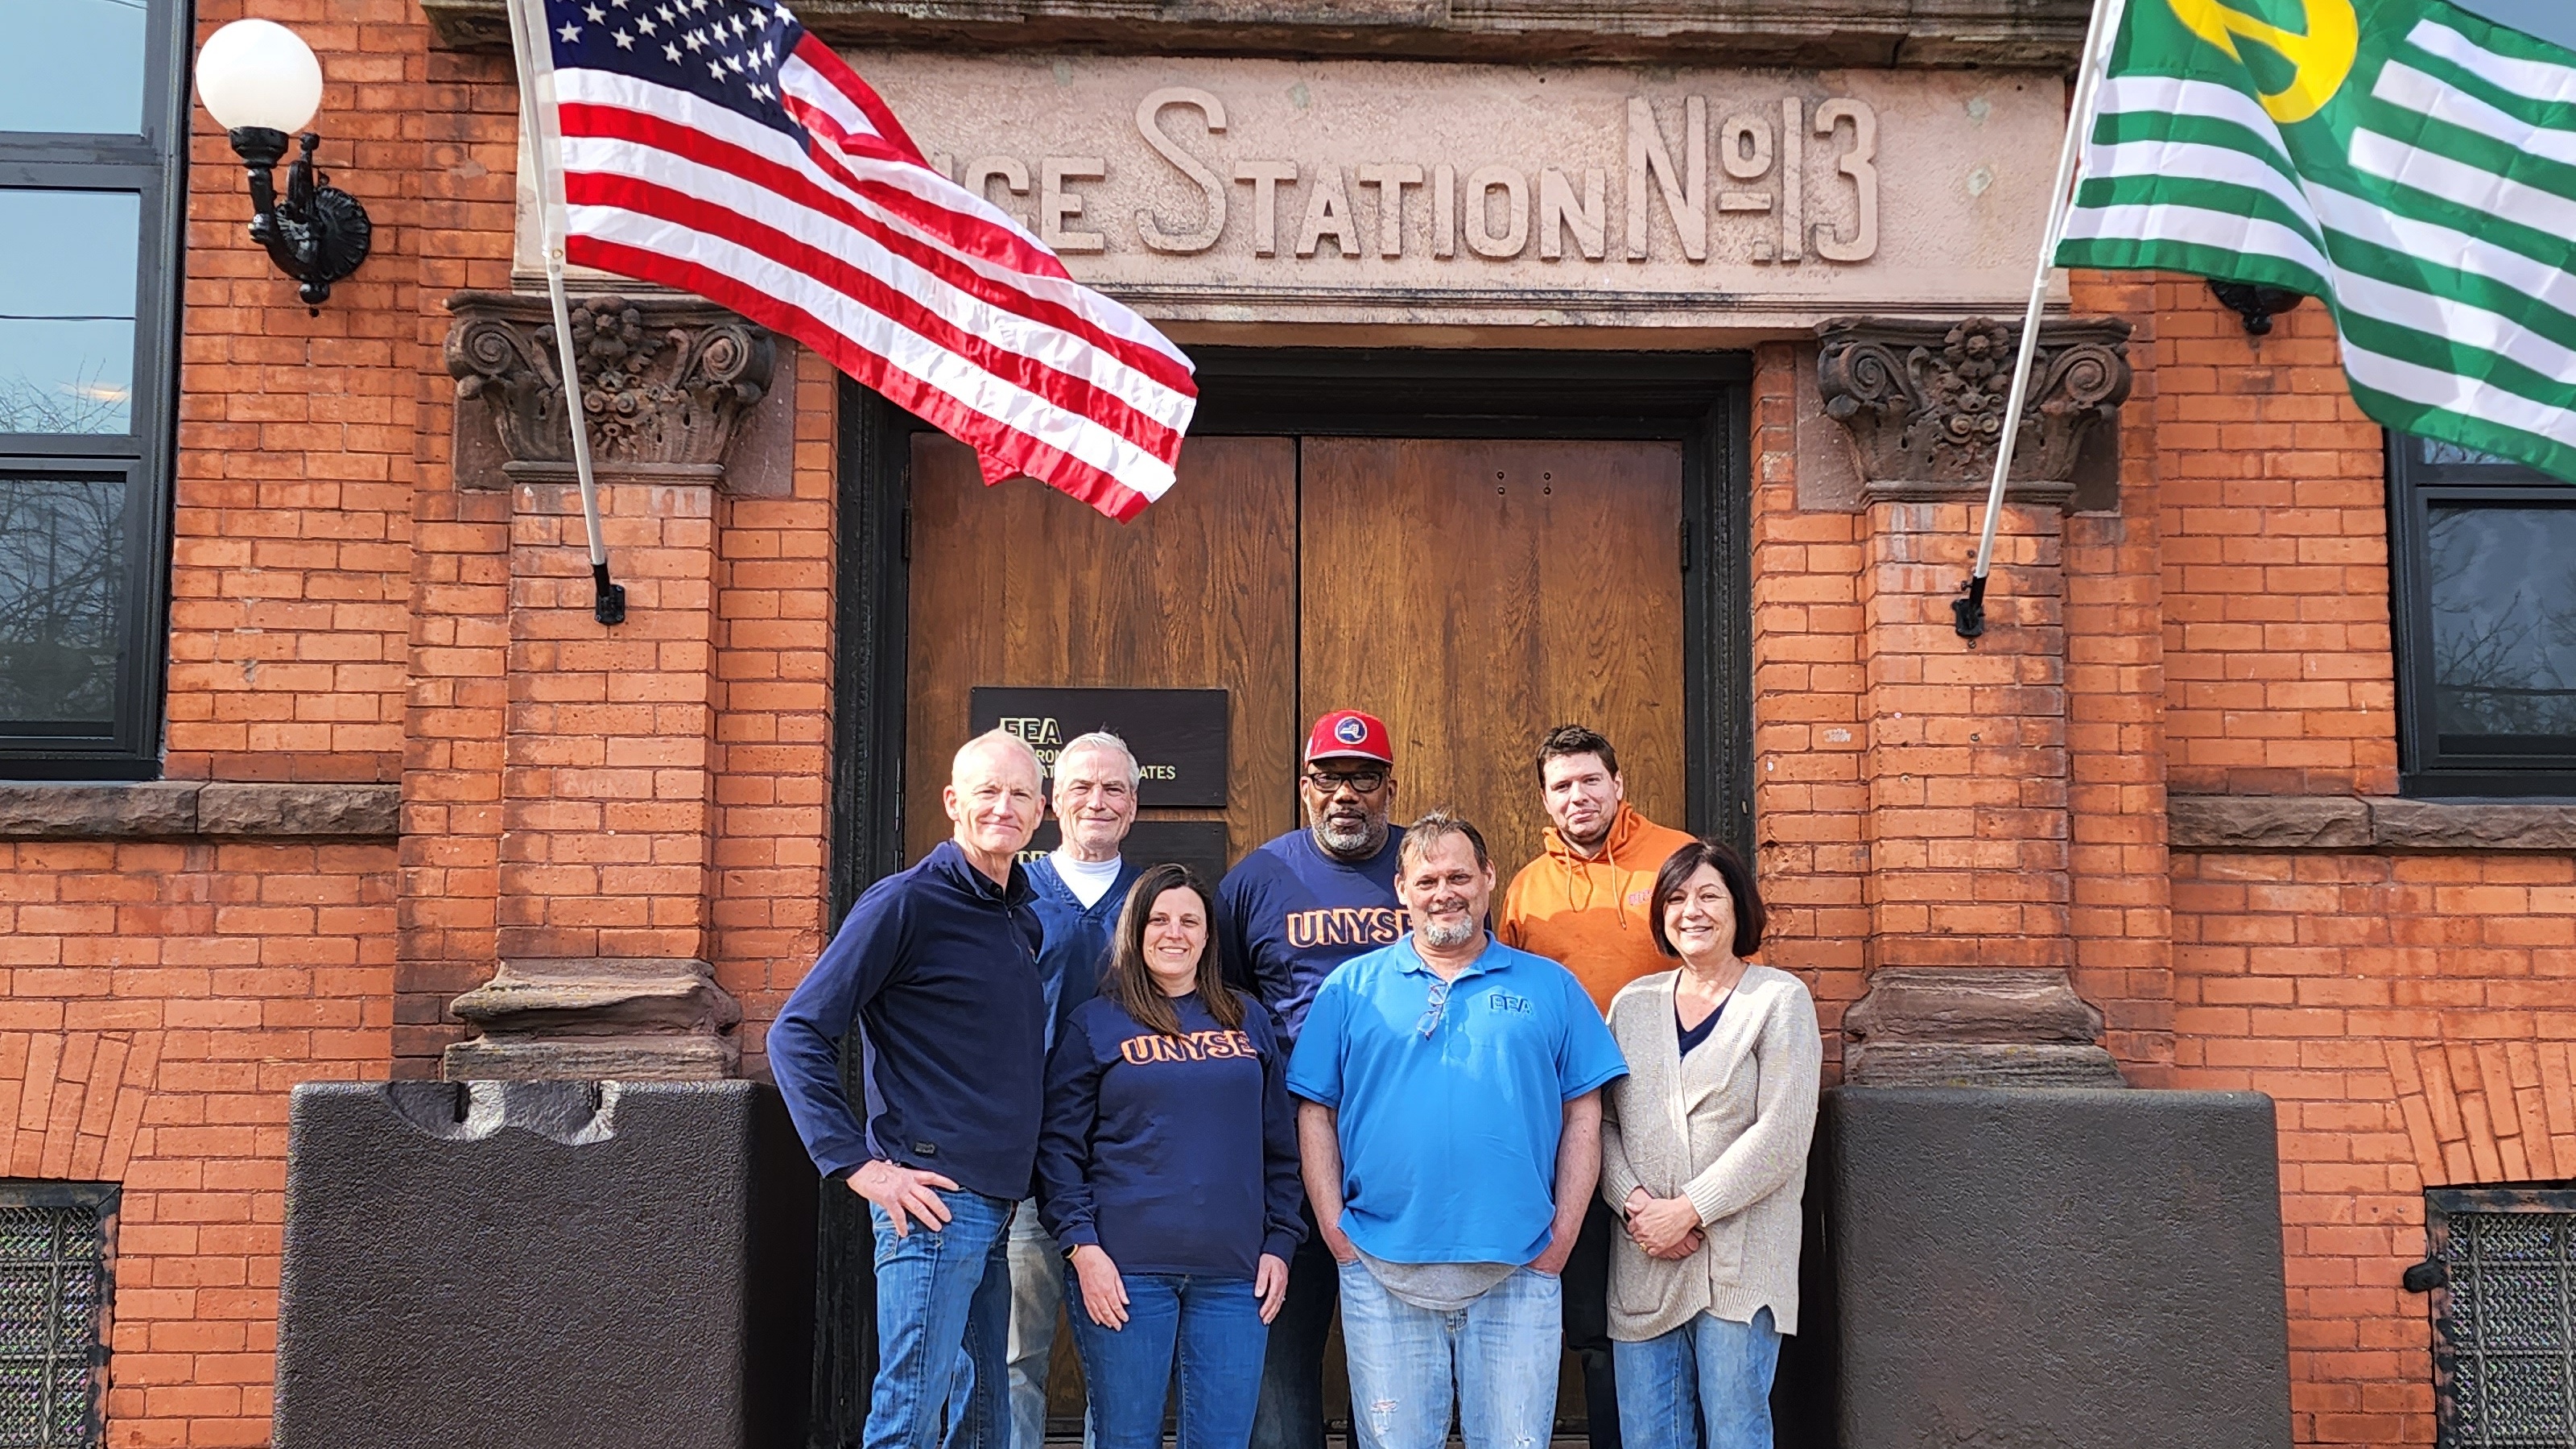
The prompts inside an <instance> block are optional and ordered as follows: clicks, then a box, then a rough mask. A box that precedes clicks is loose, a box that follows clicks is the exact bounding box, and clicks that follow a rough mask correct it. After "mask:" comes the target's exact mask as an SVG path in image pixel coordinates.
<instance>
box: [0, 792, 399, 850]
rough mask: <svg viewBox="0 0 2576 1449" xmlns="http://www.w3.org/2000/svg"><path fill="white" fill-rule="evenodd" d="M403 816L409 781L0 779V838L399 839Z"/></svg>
mask: <svg viewBox="0 0 2576 1449" xmlns="http://www.w3.org/2000/svg"><path fill="white" fill-rule="evenodd" d="M401 819H402V787H401V786H400V785H328V784H296V785H287V784H268V783H261V782H255V781H228V780H145V781H141V782H138V783H131V784H91V783H77V784H54V783H50V782H44V783H39V782H20V781H0V840H192V839H199V838H206V837H213V838H222V839H260V840H341V841H355V840H382V841H390V840H392V839H393V838H394V837H395V835H396V834H397V833H399V829H400V824H401Z"/></svg>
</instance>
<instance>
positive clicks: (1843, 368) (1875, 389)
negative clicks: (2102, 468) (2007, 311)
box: [1816, 317, 2129, 504]
mask: <svg viewBox="0 0 2576 1449" xmlns="http://www.w3.org/2000/svg"><path fill="white" fill-rule="evenodd" d="M1816 335H1817V336H1819V337H1820V338H1822V339H1823V346H1822V348H1821V349H1820V350H1819V352H1818V354H1817V358H1816V383H1817V391H1818V392H1819V394H1820V395H1821V396H1822V397H1823V399H1824V405H1825V415H1826V416H1828V417H1830V418H1832V419H1833V420H1834V421H1836V422H1838V423H1841V424H1842V425H1843V428H1844V430H1845V431H1847V432H1849V433H1850V434H1851V440H1852V451H1853V455H1854V458H1855V460H1856V462H1857V464H1858V466H1859V469H1860V475H1861V487H1862V491H1863V492H1864V494H1865V495H1866V496H1867V497H1869V498H1870V499H1871V500H1873V501H1876V500H1882V499H1913V500H1919V499H1949V498H1960V497H1970V496H1979V495H1982V494H1983V493H1984V492H1985V491H1986V487H1987V485H1988V483H1989V482H1990V481H1991V480H1992V478H1993V477H1994V468H1995V449H1996V447H1997V446H1998V445H1999V444H2000V442H2001V441H2002V438H2003V430H2004V408H2005V405H2006V402H2007V396H2006V394H2007V393H2008V391H2009V390H2010V388H2011V386H2012V371H2013V356H2014V352H2015V350H2016V349H2017V348H2018V347H2019V345H2020V338H2021V330H2020V328H2019V327H2018V326H2016V325H2014V324H2012V323H2008V322H1998V321H1996V320H1995V319H1993V318H1991V317H1971V318H1969V319H1967V320H1966V321H1963V322H1944V321H1939V320H1930V321H1925V320H1918V319H1915V318H1906V317H1841V318H1836V319H1835V320H1833V321H1831V322H1827V323H1825V324H1824V325H1822V326H1820V327H1818V328H1817V329H1816ZM2128 340H2129V324H2128V323H2126V322H2122V321H2120V320H2118V319H2116V318H2108V317H2102V318H2085V319H2082V320H2076V321H2056V322H2043V323H2041V324H2040V329H2039V352H2038V355H2037V357H2036V358H2035V359H2034V360H2033V363H2032V367H2031V382H2030V393H2029V396H2028V398H2027V400H2026V401H2025V403H2024V405H2023V408H2022V422H2021V441H2020V443H2019V444H2018V445H2017V446H2016V447H2015V449H2014V451H2013V468H2012V476H2011V478H2010V479H2009V480H2007V482H2006V483H2005V487H2004V494H2005V496H2006V497H2007V498H2011V499H2013V500H2015V501H2016V502H2025V503H2042V504H2063V503H2065V501H2066V500H2067V497H2068V496H2069V495H2070V494H2072V493H2073V492H2074V491H2075V459H2076V455H2077V453H2078V452H2079V451H2081V449H2082V448H2083V445H2084V440H2085V437H2086V436H2087V435H2088V434H2089V433H2091V432H2092V431H2093V430H2094V429H2096V428H2101V427H2111V426H2116V424H2117V420H2118V418H2119V414H2120V404H2121V403H2122V402H2123V401H2124V400H2126V399H2127V397H2128V396H2129V361H2128V356H2127V346H2128Z"/></svg>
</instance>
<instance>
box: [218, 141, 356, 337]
mask: <svg viewBox="0 0 2576 1449" xmlns="http://www.w3.org/2000/svg"><path fill="white" fill-rule="evenodd" d="M228 134H229V136H230V138H231V140H232V143H233V150H234V151H235V152H236V153H238V154H239V155H240V156H241V158H242V164H243V165H244V166H245V167H246V168H248V169H249V171H250V204H251V219H250V239H251V240H252V241H255V242H257V243H259V244H260V245H261V246H263V247H265V248H267V249H268V256H269V260H271V261H273V262H275V263H277V269H278V270H279V271H281V272H284V273H285V274H286V275H287V276H289V277H292V278H293V279H295V281H296V282H298V283H299V284H301V285H300V286H299V287H298V288H297V295H298V296H300V297H302V298H303V299H304V305H305V306H306V307H307V308H310V309H311V310H312V311H313V312H314V313H315V314H316V315H319V314H320V312H321V310H322V304H323V303H324V302H327V301H329V300H330V298H331V284H332V283H333V282H337V281H339V280H341V279H342V278H344V277H346V276H348V275H349V274H350V273H352V272H354V271H356V270H357V269H358V264H359V263H361V262H364V261H365V260H366V259H367V250H368V247H369V246H370V245H371V244H372V243H373V241H374V239H375V223H373V222H371V221H369V220H368V219H367V209H366V208H365V207H364V206H361V205H359V204H358V199H357V198H356V197H354V196H351V195H350V194H349V193H347V192H345V191H342V190H340V189H339V188H338V187H335V186H333V185H331V184H330V178H329V177H327V176H325V175H323V174H322V173H321V172H320V171H318V170H316V169H314V166H313V148H314V147H316V146H318V145H320V144H321V143H322V138H321V137H320V136H319V135H317V134H315V133H314V132H311V131H307V132H305V133H304V135H303V137H302V138H301V145H300V150H301V154H299V155H297V156H296V158H295V160H294V162H293V163H292V164H290V165H289V166H288V167H287V168H286V195H285V197H284V198H283V199H281V198H280V197H279V196H278V194H277V185H276V181H275V179H274V174H273V173H274V172H275V170H276V168H277V163H278V162H280V161H282V160H284V159H285V158H286V147H287V142H288V139H289V138H288V136H287V134H286V133H285V132H284V131H276V130H271V129H269V128H268V127H266V126H240V127H236V128H234V129H233V130H232V131H231V132H229V133H228Z"/></svg>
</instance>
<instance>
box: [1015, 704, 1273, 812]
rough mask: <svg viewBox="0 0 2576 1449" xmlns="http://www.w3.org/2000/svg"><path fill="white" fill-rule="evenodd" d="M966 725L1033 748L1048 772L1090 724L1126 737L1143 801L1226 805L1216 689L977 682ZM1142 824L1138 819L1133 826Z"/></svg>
mask: <svg viewBox="0 0 2576 1449" xmlns="http://www.w3.org/2000/svg"><path fill="white" fill-rule="evenodd" d="M967 715H968V726H967V727H968V729H969V731H970V732H971V733H974V734H979V735H980V734H982V733H984V732H985V731H986V730H991V729H1001V730H1008V731H1009V732H1010V733H1012V734H1015V735H1018V736H1019V737H1020V738H1021V739H1024V740H1027V741H1028V742H1029V747H1030V748H1031V749H1034V750H1036V751H1037V752H1038V763H1039V764H1041V765H1043V766H1045V767H1046V768H1047V770H1048V772H1049V774H1050V775H1052V774H1053V772H1054V769H1055V757H1056V752H1057V751H1058V750H1061V749H1063V748H1064V746H1065V744H1066V743H1067V742H1068V741H1071V740H1073V739H1075V738H1076V737H1078V736H1081V735H1085V734H1089V733H1090V732H1091V731H1093V730H1107V731H1109V732H1110V733H1111V734H1114V735H1116V736H1118V737H1119V738H1120V739H1123V740H1125V741H1126V742H1127V748H1129V749H1131V750H1133V751H1135V752H1136V762H1137V763H1138V764H1139V765H1142V766H1143V767H1144V769H1145V778H1144V782H1143V784H1142V785H1141V787H1140V788H1139V789H1138V791H1137V800H1138V802H1139V803H1141V804H1145V805H1181V806H1201V805H1205V806H1214V807H1216V808H1218V809H1223V808H1224V807H1225V767H1226V701H1225V691H1224V690H1222V689H1010V688H1000V687H996V686H992V685H981V686H978V687H977V688H976V689H975V690H974V691H973V693H972V695H971V696H970V698H969V701H968V705H967ZM1139 828H1140V829H1141V828H1142V827H1141V826H1140V827H1139Z"/></svg>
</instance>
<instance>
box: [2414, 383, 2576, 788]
mask: <svg viewBox="0 0 2576 1449" xmlns="http://www.w3.org/2000/svg"><path fill="white" fill-rule="evenodd" d="M2389 485H2390V486H2389V514H2390V524H2391V539H2390V542H2391V545H2392V549H2391V552H2392V555H2393V557H2392V562H2393V564H2394V565H2395V567H2394V580H2395V588H2396V596H2395V598H2394V599H2393V600H2392V605H2391V613H2392V615H2393V617H2394V620H2395V623H2396V632H2397V684H2398V708H2399V731H2398V736H2399V744H2400V748H2401V759H2400V764H2401V770H2402V782H2401V783H2402V788H2403V789H2404V790H2405V791H2406V792H2407V793H2408V794H2414V795H2429V796H2439V795H2456V796H2485V795H2526V796H2527V795H2552V796H2561V795H2563V796H2576V484H2568V483H2562V482H2560V481H2558V480H2556V479H2554V478H2551V477H2549V476H2548V475H2546V474H2543V473H2539V472H2536V471H2534V470H2532V469H2529V468H2525V467H2522V466H2521V465H2519V464H2514V463H2508V462H2505V461H2503V460H2502V459H2499V458H2492V457H2489V456H2487V455H2485V454H2483V453H2475V452H2471V451H2470V450H2468V449H2466V448H2461V447H2457V446H2454V445H2452V444H2449V443H2437V442H2434V441H2432V440H2430V439H2426V438H2414V437H2406V436H2402V435H2395V434H2392V435H2391V436H2390V438H2389Z"/></svg>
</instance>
